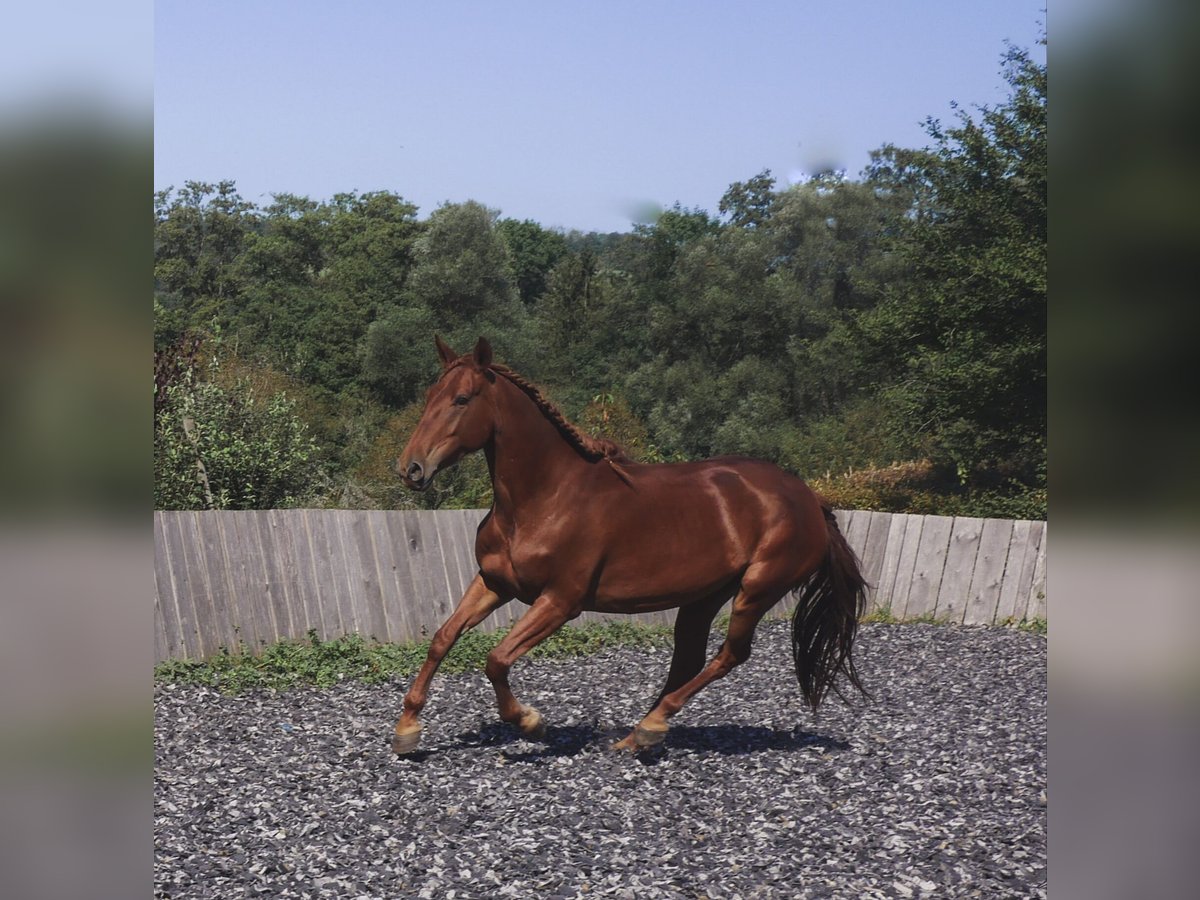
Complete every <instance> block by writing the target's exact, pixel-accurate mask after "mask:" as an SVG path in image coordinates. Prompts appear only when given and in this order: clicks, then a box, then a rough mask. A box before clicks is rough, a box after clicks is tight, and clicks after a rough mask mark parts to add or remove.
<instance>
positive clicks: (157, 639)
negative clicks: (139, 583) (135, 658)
mask: <svg viewBox="0 0 1200 900" xmlns="http://www.w3.org/2000/svg"><path fill="white" fill-rule="evenodd" d="M157 580H158V576H157V575H155V581H157ZM162 602H163V601H162V595H161V594H160V593H159V591H158V587H157V584H156V585H155V591H154V664H155V665H158V664H159V663H160V662H162V661H163V660H166V659H170V658H171V656H170V650H169V649H168V647H167V633H166V631H165V630H164V629H163V616H162V611H161V610H160V609H159V607H160V606H161V605H162Z"/></svg>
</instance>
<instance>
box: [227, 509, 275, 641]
mask: <svg viewBox="0 0 1200 900" xmlns="http://www.w3.org/2000/svg"><path fill="white" fill-rule="evenodd" d="M217 521H218V522H219V523H220V524H219V529H218V530H219V534H220V537H221V548H222V556H223V565H224V568H225V580H226V584H227V585H228V589H229V592H230V596H231V597H233V604H234V612H233V613H232V615H233V624H234V629H235V631H236V633H237V635H238V638H239V640H240V641H241V643H242V644H243V645H244V646H245V648H246V650H247V651H249V652H250V653H257V652H258V650H259V648H260V647H261V646H262V644H263V643H266V642H268V641H269V640H270V634H269V633H260V624H259V623H260V621H261V619H262V615H261V610H260V606H261V601H262V592H261V591H260V590H259V588H258V578H257V576H256V575H255V574H254V572H253V570H255V569H257V568H258V563H257V560H256V558H255V557H256V551H255V550H254V544H253V542H252V540H251V537H250V535H249V534H248V532H247V530H246V526H247V523H248V522H249V521H250V520H249V518H248V517H247V515H246V513H245V512H240V511H239V512H222V513H221V514H220V516H219V517H218V519H217Z"/></svg>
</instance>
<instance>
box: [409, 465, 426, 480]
mask: <svg viewBox="0 0 1200 900" xmlns="http://www.w3.org/2000/svg"><path fill="white" fill-rule="evenodd" d="M424 475H425V470H424V469H422V468H421V464H420V463H410V464H409V467H408V480H409V481H411V482H413V483H414V484H420V483H421V482H422V481H423V480H424Z"/></svg>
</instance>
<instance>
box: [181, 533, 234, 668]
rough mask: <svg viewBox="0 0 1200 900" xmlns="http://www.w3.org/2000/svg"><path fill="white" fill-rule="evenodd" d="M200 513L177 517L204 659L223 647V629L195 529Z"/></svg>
mask: <svg viewBox="0 0 1200 900" xmlns="http://www.w3.org/2000/svg"><path fill="white" fill-rule="evenodd" d="M196 515H197V513H196V512H195V511H192V510H185V511H180V512H179V513H178V514H177V517H176V520H175V521H176V525H177V526H178V528H179V537H180V542H181V545H182V548H183V564H184V565H185V566H186V567H187V570H188V575H189V577H190V580H191V585H192V605H193V608H194V610H195V614H196V619H195V630H196V636H197V639H198V641H199V643H198V645H197V648H196V649H197V652H198V654H199V655H200V657H201V658H204V657H208V656H212V655H213V654H215V653H216V652H217V651H218V650H219V649H220V648H221V646H222V644H223V643H225V642H224V641H222V640H221V626H220V624H219V620H218V613H217V610H216V607H215V604H214V603H213V596H212V590H211V588H210V587H209V584H208V565H207V562H206V560H205V548H204V542H203V540H202V538H201V537H200V532H199V530H198V528H197V525H196Z"/></svg>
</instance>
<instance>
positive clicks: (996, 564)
mask: <svg viewBox="0 0 1200 900" xmlns="http://www.w3.org/2000/svg"><path fill="white" fill-rule="evenodd" d="M1012 536H1013V523H1012V520H1011V519H984V520H983V531H982V532H981V533H980V536H979V555H978V556H977V557H976V558H975V572H974V574H973V575H972V576H971V587H970V590H969V593H968V596H967V608H966V611H965V612H964V614H963V621H964V622H965V623H967V624H969V625H991V624H993V623H994V622H995V621H996V607H997V605H998V604H999V602H1000V587H1001V584H1002V582H1003V580H1004V568H1005V566H1006V565H1007V563H1008V553H1009V548H1010V547H1011V545H1012Z"/></svg>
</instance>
